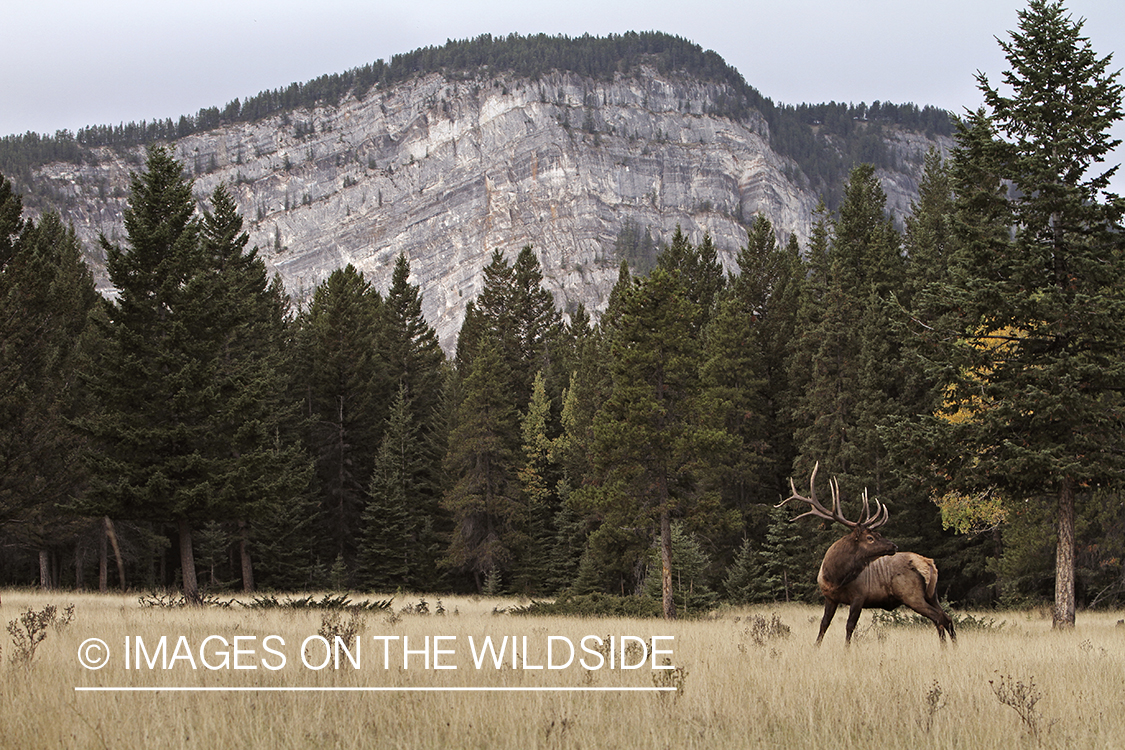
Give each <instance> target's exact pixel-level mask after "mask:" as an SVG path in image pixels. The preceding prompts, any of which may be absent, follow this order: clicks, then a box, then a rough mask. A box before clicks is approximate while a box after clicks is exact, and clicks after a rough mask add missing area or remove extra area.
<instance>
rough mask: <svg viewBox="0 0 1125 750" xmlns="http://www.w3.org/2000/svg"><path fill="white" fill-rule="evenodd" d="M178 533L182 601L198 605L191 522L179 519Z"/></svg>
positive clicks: (197, 584) (197, 582) (197, 585)
mask: <svg viewBox="0 0 1125 750" xmlns="http://www.w3.org/2000/svg"><path fill="white" fill-rule="evenodd" d="M178 526H179V532H180V570H181V571H182V573H183V579H184V599H187V601H188V602H189V603H190V604H199V602H200V598H199V581H198V580H197V579H196V577H195V553H194V551H193V550H192V547H191V522H190V521H188V520H187V519H184V518H181V519H180V520H179V521H178Z"/></svg>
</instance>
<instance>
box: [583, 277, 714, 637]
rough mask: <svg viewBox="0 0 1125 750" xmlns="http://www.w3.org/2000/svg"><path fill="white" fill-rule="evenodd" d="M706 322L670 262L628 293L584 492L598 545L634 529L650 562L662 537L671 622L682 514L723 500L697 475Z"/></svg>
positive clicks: (700, 513)
mask: <svg viewBox="0 0 1125 750" xmlns="http://www.w3.org/2000/svg"><path fill="white" fill-rule="evenodd" d="M696 319H697V318H696V315H695V310H694V306H693V305H692V304H691V303H690V302H689V301H688V300H687V299H686V298H685V294H684V291H683V289H682V287H681V286H680V284H679V282H678V281H677V277H676V275H675V273H674V272H668V271H665V270H664V269H663V268H660V267H658V268H657V269H655V270H654V271H653V272H652V274H651V275H650V276H649V277H648V278H646V279H643V280H641V281H639V282H637V283H636V284H635V285H634V286H633V287H631V289H630V290H629V291H628V292H627V293H626V294H625V295H624V297H623V299H622V305H621V312H620V316H619V317H618V318H617V319H616V320H615V321H614V330H613V331H612V333H611V338H610V340H611V355H610V359H609V368H610V375H611V377H612V392H611V393H610V395H609V397H608V398H607V400H606V401H605V403H604V404H603V405H602V407H601V409H599V411H598V413H597V415H596V416H595V418H594V431H593V443H592V445H591V449H592V451H591V452H592V453H593V463H594V475H593V476H594V479H595V482H594V483H592V484H589V485H587V486H586V487H583V489H582V490H581V491H580V493H581V504H582V506H583V507H585V508H586V509H588V510H589V511H592V512H594V513H596V514H597V515H598V516H599V518H600V521H601V525H600V527H599V529H598V531H597V532H596V534H595V536H592V537H591V539H590V544H591V545H593V544H594V543H595V538H597V539H600V540H602V541H603V543H605V542H613V543H614V544H620V543H621V542H622V541H625V542H626V544H629V541H628V540H627V539H626V540H617V539H616V537H617V536H618V535H619V533H620V532H621V531H626V530H630V531H628V532H627V534H628V536H631V537H632V538H633V541H632V544H633V545H636V546H635V547H634V551H633V552H631V553H630V555H631V556H633V557H634V559H636V560H637V561H641V558H642V556H643V552H644V550H646V549H647V548H648V545H649V540H651V539H652V538H653V537H657V538H658V539H659V540H660V550H661V564H662V582H663V589H662V590H663V601H664V616H665V617H666V618H674V617H675V616H676V608H675V601H674V599H673V595H672V574H673V571H672V546H671V545H672V516H673V514H678V513H682V512H685V511H689V510H690V511H691V520H692V522H693V523H696V524H698V523H703V522H705V521H703V519H704V518H705V517H707V516H708V513H707V510H708V505H709V504H713V502H714V497H713V496H710V495H708V494H700V492H699V487H698V485H697V482H696V480H695V477H694V476H693V474H692V471H693V467H694V462H695V461H696V460H697V456H698V453H697V450H698V445H699V439H700V435H699V432H698V431H697V429H696V421H695V420H696V418H697V414H696V412H695V411H694V408H695V407H696V405H697V404H696V399H697V397H698V379H697V374H696V357H697V356H698V355H697V347H698V342H697V340H696V338H695V337H694V336H692V335H691V326H692V325H693V322H694V321H695V320H696ZM710 510H714V508H710ZM709 520H710V519H709Z"/></svg>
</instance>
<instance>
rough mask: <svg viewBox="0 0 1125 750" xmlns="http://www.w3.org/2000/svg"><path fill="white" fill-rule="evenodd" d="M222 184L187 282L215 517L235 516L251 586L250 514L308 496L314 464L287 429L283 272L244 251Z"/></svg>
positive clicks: (294, 411)
mask: <svg viewBox="0 0 1125 750" xmlns="http://www.w3.org/2000/svg"><path fill="white" fill-rule="evenodd" d="M248 243H249V236H248V235H247V234H246V232H244V231H243V229H242V216H241V215H240V214H239V213H238V209H237V206H236V205H235V203H234V200H233V198H232V197H231V195H230V193H229V191H228V190H227V189H226V186H225V185H222V184H220V185H219V186H218V187H216V188H215V191H214V192H213V193H212V195H211V210H210V211H204V215H203V222H202V227H201V250H202V254H203V257H202V259H201V271H200V272H199V273H197V274H196V275H195V276H194V277H193V279H192V280H191V282H190V283H189V285H188V287H187V288H186V290H185V291H186V296H187V298H188V305H190V306H194V307H195V310H194V312H193V317H196V318H198V319H199V320H200V321H202V322H203V325H202V326H200V327H199V328H198V329H197V332H196V339H197V346H199V347H200V357H201V359H204V360H205V361H206V365H204V368H205V369H204V370H203V372H205V373H206V375H205V378H204V379H205V382H206V388H205V390H206V392H207V393H208V394H209V395H208V397H207V398H208V402H207V405H206V412H207V419H208V421H209V422H210V423H211V429H210V431H209V432H210V443H209V445H208V447H207V449H206V451H205V452H204V453H203V455H205V456H206V457H207V458H208V460H209V461H210V462H211V468H210V474H211V482H212V485H213V487H214V491H213V492H214V494H213V497H212V505H213V509H214V512H215V513H216V517H220V518H224V519H227V520H231V521H233V522H236V525H237V530H238V548H239V557H240V562H241V564H240V573H241V578H242V585H243V589H244V590H245V591H251V590H253V589H254V574H253V565H252V555H251V550H252V549H253V547H254V539H255V537H256V538H258V539H261V535H260V534H259V533H258V529H256V528H255V526H256V523H255V519H265V518H268V517H269V516H270V515H272V514H273V513H275V512H277V507H276V506H289V505H294V504H296V505H298V506H304V505H305V504H306V502H307V500H306V493H307V491H308V483H309V479H310V474H311V465H310V462H309V460H308V458H307V454H306V453H305V452H304V450H303V448H302V446H301V445H300V444H299V442H298V439H297V436H296V435H295V434H294V431H293V429H292V426H293V424H294V423H295V422H296V420H297V419H298V417H299V414H300V411H299V403H298V402H297V401H296V400H292V399H290V398H289V395H288V391H289V385H290V384H289V371H290V367H289V363H290V361H291V360H290V353H289V352H287V351H286V348H287V339H288V332H287V330H286V329H287V323H286V320H285V317H286V309H287V305H288V303H287V301H286V298H285V296H284V291H283V289H282V287H281V284H280V280H279V279H277V278H275V279H274V281H273V282H272V283H271V281H270V279H269V276H268V274H267V273H266V267H265V263H263V262H262V260H261V259H260V258H258V255H257V248H251V249H249V250H247V248H246V246H247V244H248Z"/></svg>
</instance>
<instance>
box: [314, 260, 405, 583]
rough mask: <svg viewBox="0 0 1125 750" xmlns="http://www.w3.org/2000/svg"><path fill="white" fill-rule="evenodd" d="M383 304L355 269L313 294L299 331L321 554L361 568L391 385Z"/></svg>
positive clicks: (338, 274)
mask: <svg viewBox="0 0 1125 750" xmlns="http://www.w3.org/2000/svg"><path fill="white" fill-rule="evenodd" d="M382 304H383V301H382V298H381V296H380V295H379V293H378V292H377V291H375V290H374V289H372V288H371V285H370V284H369V283H368V282H367V281H366V279H364V278H363V274H362V273H360V272H359V271H357V270H356V269H355V268H354V267H352V266H351V265H348V266H347V267H345V268H343V269H339V270H337V271H334V272H333V273H332V274H331V275H330V276H329V277H328V278H327V279H326V280H325V281H324V282H323V283H322V284H321V285H320V286H318V287H317V289H316V292H315V293H314V295H313V301H312V305H311V306H310V307H309V309H308V310H307V311H306V312H305V313H304V314H303V315H302V317H301V320H300V330H299V332H298V357H299V359H298V372H299V375H298V384H297V387H298V388H299V389H300V395H301V397H302V398H303V399H304V401H305V412H304V417H305V420H306V424H307V429H306V436H307V437H306V444H307V446H308V452H309V455H310V457H311V458H312V460H313V462H314V464H315V467H316V473H315V480H316V485H315V488H316V494H317V496H318V497H319V499H320V509H321V519H322V527H321V539H322V542H321V549H320V557H321V560H322V561H323V562H325V564H327V561H328V560H335V559H337V558H340V559H341V560H342V563H343V565H344V566H345V568H346V569H347V570H349V571H350V570H354V569H355V566H356V555H357V547H358V534H359V529H360V516H361V515H362V513H363V509H364V508H365V507H366V505H367V498H368V488H369V485H370V482H371V475H372V471H373V470H374V460H375V456H376V455H377V453H378V451H379V445H380V444H381V442H382V434H383V426H384V425H385V423H386V409H387V405H388V404H389V401H390V399H389V398H388V396H387V381H386V373H385V370H384V363H383V361H382V360H381V359H380V357H379V355H380V351H379V346H378V344H379V340H380V336H379V333H380V329H379V322H380V318H381V309H380V308H381V307H382Z"/></svg>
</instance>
